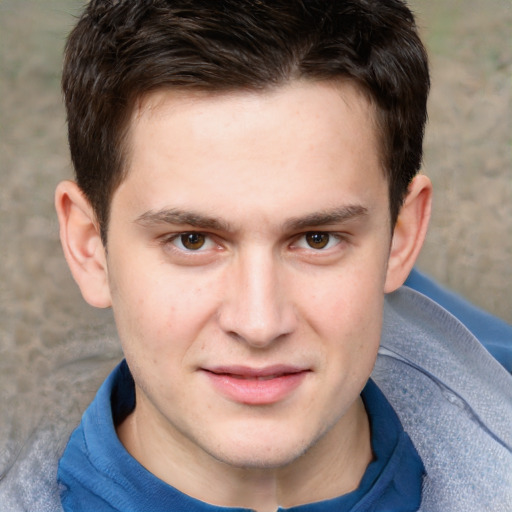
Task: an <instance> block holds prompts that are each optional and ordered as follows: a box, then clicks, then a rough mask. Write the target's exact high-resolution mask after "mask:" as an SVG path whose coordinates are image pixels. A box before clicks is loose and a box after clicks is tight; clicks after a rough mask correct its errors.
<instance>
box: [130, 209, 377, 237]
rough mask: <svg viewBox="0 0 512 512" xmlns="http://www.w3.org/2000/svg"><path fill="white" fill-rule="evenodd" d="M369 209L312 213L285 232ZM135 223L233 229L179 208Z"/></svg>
mask: <svg viewBox="0 0 512 512" xmlns="http://www.w3.org/2000/svg"><path fill="white" fill-rule="evenodd" d="M367 214H368V208H366V207H364V206H361V205H349V206H343V207H339V208H333V209H328V210H324V211H320V212H314V213H310V214H308V215H304V216H302V217H292V218H291V219H288V220H287V221H286V222H285V223H284V230H285V231H300V230H303V229H306V228H314V227H320V226H327V225H330V224H339V223H344V222H348V221H351V220H355V219H357V218H359V217H364V216H366V215H367ZM135 223H137V224H140V225H142V226H146V227H151V226H157V225H159V224H175V225H187V226H192V227H195V228H198V229H212V230H215V231H224V232H230V231H233V227H232V226H231V225H230V224H229V223H228V222H226V221H224V220H222V219H219V218H216V217H210V216H208V215H203V214H201V213H198V212H193V211H184V210H179V209H177V208H171V209H162V210H158V211H153V210H149V211H147V212H145V213H143V214H142V215H140V216H139V217H137V219H135Z"/></svg>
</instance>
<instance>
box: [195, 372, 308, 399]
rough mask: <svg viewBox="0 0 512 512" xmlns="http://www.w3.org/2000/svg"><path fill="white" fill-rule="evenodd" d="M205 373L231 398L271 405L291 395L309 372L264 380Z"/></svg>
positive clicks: (217, 387)
mask: <svg viewBox="0 0 512 512" xmlns="http://www.w3.org/2000/svg"><path fill="white" fill-rule="evenodd" d="M205 373H206V375H207V376H208V377H209V379H210V382H211V383H212V384H213V387H214V388H215V389H216V390H217V391H218V392H219V393H220V394H222V395H224V396H225V397H226V398H228V399H229V400H233V401H235V402H239V403H242V404H248V405H269V404H273V403H276V402H280V401H281V400H284V399H285V398H287V397H288V396H290V395H291V393H292V392H293V391H294V390H295V389H297V388H298V387H299V386H300V384H301V383H302V381H303V380H304V379H305V378H306V375H307V373H308V372H305V371H304V372H298V373H290V374H284V375H279V376H277V377H273V378H271V379H263V380H262V379H243V378H238V377H234V376H232V375H228V374H217V373H212V372H205Z"/></svg>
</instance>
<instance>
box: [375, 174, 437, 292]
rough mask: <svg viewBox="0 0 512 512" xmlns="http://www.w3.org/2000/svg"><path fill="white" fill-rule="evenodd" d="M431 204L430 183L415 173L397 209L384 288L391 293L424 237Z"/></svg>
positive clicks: (404, 275)
mask: <svg viewBox="0 0 512 512" xmlns="http://www.w3.org/2000/svg"><path fill="white" fill-rule="evenodd" d="M431 206H432V183H431V182H430V180H429V179H428V178H427V177H426V176H425V175H423V174H418V175H417V176H416V177H415V178H414V179H413V181H412V182H411V184H410V185H409V190H408V193H407V197H406V198H405V201H404V204H403V206H402V208H401V210H400V214H399V216H398V219H397V222H396V225H395V229H394V232H393V240H392V243H391V251H390V255H389V261H388V269H387V275H386V284H385V288H384V291H385V293H390V292H392V291H394V290H396V289H397V288H399V287H400V286H402V284H403V283H404V282H405V280H406V279H407V276H408V275H409V273H410V271H411V270H412V267H413V266H414V263H415V262H416V259H417V257H418V255H419V253H420V250H421V247H422V245H423V242H424V240H425V236H426V233H427V228H428V223H429V220H430V212H431Z"/></svg>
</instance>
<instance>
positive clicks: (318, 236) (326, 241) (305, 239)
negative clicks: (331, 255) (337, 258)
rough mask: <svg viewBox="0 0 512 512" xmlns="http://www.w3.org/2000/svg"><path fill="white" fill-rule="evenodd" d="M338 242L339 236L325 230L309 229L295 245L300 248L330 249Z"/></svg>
mask: <svg viewBox="0 0 512 512" xmlns="http://www.w3.org/2000/svg"><path fill="white" fill-rule="evenodd" d="M339 243H340V237H339V236H335V235H333V234H332V233H327V232H325V231H309V232H308V233H306V234H304V235H302V236H301V237H300V238H299V240H298V241H297V243H296V244H295V246H296V247H299V248H301V249H315V250H317V251H321V250H325V249H330V248H331V247H334V246H336V245H337V244H339Z"/></svg>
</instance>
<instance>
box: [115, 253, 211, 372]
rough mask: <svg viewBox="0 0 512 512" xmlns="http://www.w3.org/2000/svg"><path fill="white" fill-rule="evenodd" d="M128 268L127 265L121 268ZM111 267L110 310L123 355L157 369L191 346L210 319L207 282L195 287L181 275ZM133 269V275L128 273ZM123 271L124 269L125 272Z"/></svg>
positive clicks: (152, 269)
mask: <svg viewBox="0 0 512 512" xmlns="http://www.w3.org/2000/svg"><path fill="white" fill-rule="evenodd" d="M126 266H127V267H128V265H126ZM129 268H130V269H132V270H131V272H126V271H123V265H122V264H120V265H118V266H117V267H116V272H115V273H114V275H112V276H111V290H112V296H113V306H112V307H113V310H114V316H115V319H116V324H117V328H118V331H119V336H120V338H121V342H122V345H123V349H124V350H125V353H126V354H127V356H128V354H129V353H137V354H138V356H137V357H143V358H151V360H152V363H154V364H162V363H164V362H165V356H166V354H173V355H174V356H175V357H176V356H177V355H178V353H179V352H183V351H186V350H187V349H188V347H189V345H192V344H193V342H194V340H195V339H196V337H197V334H198V332H199V331H200V330H201V329H202V328H203V327H204V325H205V323H206V322H207V321H208V319H209V318H211V316H212V312H213V311H214V309H215V305H214V298H213V297H214V295H213V294H212V293H209V291H210V290H212V289H213V287H214V284H213V283H203V282H201V283H199V284H198V283H196V282H195V280H194V279H193V278H191V277H190V276H187V275H183V274H182V273H174V274H173V273H171V272H169V269H166V268H162V267H160V266H158V265H155V264H154V263H153V265H152V266H149V265H138V266H135V265H133V264H132V265H129ZM134 268H137V269H145V270H139V271H138V272H137V273H134V272H133V269H134ZM125 270H127V269H126V268H125Z"/></svg>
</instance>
